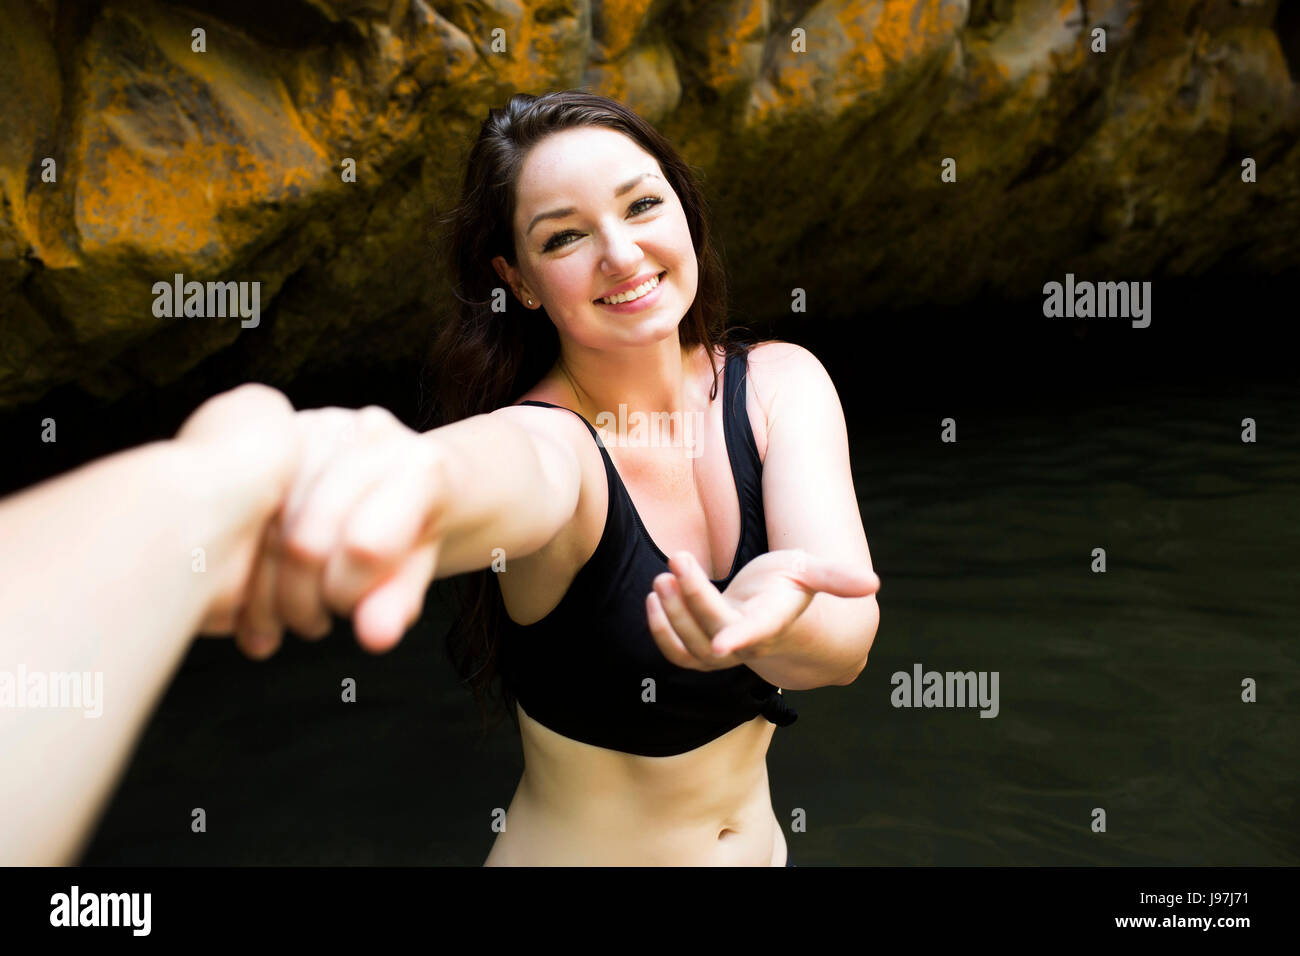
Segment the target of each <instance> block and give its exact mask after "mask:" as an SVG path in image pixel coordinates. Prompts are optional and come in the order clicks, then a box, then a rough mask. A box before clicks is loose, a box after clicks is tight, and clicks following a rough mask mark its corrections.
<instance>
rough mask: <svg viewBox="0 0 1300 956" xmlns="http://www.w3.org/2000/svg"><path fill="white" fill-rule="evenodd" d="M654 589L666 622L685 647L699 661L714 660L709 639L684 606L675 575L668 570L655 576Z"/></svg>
mask: <svg viewBox="0 0 1300 956" xmlns="http://www.w3.org/2000/svg"><path fill="white" fill-rule="evenodd" d="M654 589H655V594H657V595H658V596H659V603H660V604H661V605H662V606H663V610H664V614H665V615H667V617H668V623H669V624H671V625H672V628H673V632H674V633H676V635H677V636H678V637H679V638H680V639H681V642H682V644H684V645H685V646H686V649H687V650H688V651H690V652H691V653H692V654H694V655H695V656H696V657H697V658H699V659H700V660H701V661H712V660H714V657H713V645H712V642H711V639H710V637H709V635H708V634H706V633H705V632H704V630H703V629H702V628H701V627H700V625H699V622H698V621H696V620H695V616H694V615H693V614H691V611H690V608H688V607H687V606H686V601H685V600H684V599H683V598H682V591H681V585H680V583H679V582H678V580H677V578H676V576H674V575H673V574H671V573H669V572H665V573H663V574H660V575H658V576H656V577H655V579H654Z"/></svg>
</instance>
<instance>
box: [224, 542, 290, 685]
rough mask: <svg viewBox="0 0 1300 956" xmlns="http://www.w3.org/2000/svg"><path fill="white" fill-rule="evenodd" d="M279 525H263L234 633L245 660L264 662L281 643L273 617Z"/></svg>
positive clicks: (280, 631)
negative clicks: (251, 574) (260, 540)
mask: <svg viewBox="0 0 1300 956" xmlns="http://www.w3.org/2000/svg"><path fill="white" fill-rule="evenodd" d="M279 533H280V532H279V521H278V519H272V520H271V521H269V522H267V526H266V531H265V532H264V533H263V535H262V547H261V549H260V550H259V552H258V555H257V561H256V562H255V564H254V566H253V576H252V580H251V583H250V585H249V589H248V597H247V600H246V601H245V603H244V607H243V610H242V611H241V612H240V614H239V621H238V624H237V627H236V630H235V646H236V647H238V648H239V650H240V651H241V652H242V653H243V654H244V655H245V656H247V657H251V658H253V659H254V660H265V659H266V658H268V657H270V656H271V655H272V654H274V653H275V652H276V651H277V650H278V649H279V647H280V644H281V643H282V641H283V640H284V626H283V624H282V623H281V622H280V619H279V618H278V617H277V616H276V614H275V584H276V576H277V572H278V568H279V564H280V559H279V554H280V541H279Z"/></svg>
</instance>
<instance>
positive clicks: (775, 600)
mask: <svg viewBox="0 0 1300 956" xmlns="http://www.w3.org/2000/svg"><path fill="white" fill-rule="evenodd" d="M811 603H812V596H811V595H809V594H808V593H807V592H804V591H800V590H798V589H797V588H786V589H782V590H781V591H776V592H771V593H767V594H762V595H758V596H756V597H754V598H752V599H750V600H749V601H747V602H746V603H745V613H744V615H743V616H742V617H741V619H740V620H738V621H736V622H735V623H733V624H729V625H727V626H726V627H725V628H723V629H722V630H721V631H719V632H718V633H717V634H715V635H714V637H713V650H714V651H715V652H716V653H717V654H719V655H721V656H727V655H734V656H736V657H738V658H740V659H741V660H752V659H753V658H754V657H757V656H760V655H761V654H762V652H763V651H764V650H765V649H766V647H767V646H769V645H770V644H771V642H772V641H773V640H774V639H775V638H776V637H777V636H778V635H779V634H781V633H782V632H783V631H784V630H785V628H787V627H788V626H790V625H791V624H793V623H794V621H795V620H797V619H798V617H799V615H800V614H802V613H803V612H804V610H805V609H806V608H807V607H808V605H809V604H811Z"/></svg>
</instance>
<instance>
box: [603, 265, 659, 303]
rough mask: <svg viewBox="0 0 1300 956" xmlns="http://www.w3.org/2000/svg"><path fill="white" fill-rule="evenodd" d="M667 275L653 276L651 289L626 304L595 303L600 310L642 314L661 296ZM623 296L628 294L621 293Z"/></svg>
mask: <svg viewBox="0 0 1300 956" xmlns="http://www.w3.org/2000/svg"><path fill="white" fill-rule="evenodd" d="M667 274H668V272H667V270H665V271H663V272H661V273H659V274H658V275H657V276H655V277H654V278H653V279H652V280H651V282H652V283H653V286H652V288H650V289H648V290H647V291H646V292H645V293H644V294H642V295H640V296H638V297H637V298H635V299H632V300H630V301H627V302H606V301H604V300H603V299H596V300H595V303H596V305H598V306H600V307H601V308H602V309H609V310H610V311H612V312H619V313H625V312H642V311H644V310H646V309H649V308H652V307H653V306H654V305H655V303H656V302H658V301H659V299H660V298H661V296H662V293H663V288H664V281H663V279H664V276H666V275H667ZM623 294H624V295H626V294H628V293H623Z"/></svg>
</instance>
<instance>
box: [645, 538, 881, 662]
mask: <svg viewBox="0 0 1300 956" xmlns="http://www.w3.org/2000/svg"><path fill="white" fill-rule="evenodd" d="M669 568H670V572H669V573H665V574H661V575H659V576H658V577H656V578H655V581H654V590H653V591H651V592H650V594H648V595H647V596H646V617H647V619H648V621H649V624H650V632H651V634H653V635H654V638H655V643H656V644H658V646H659V650H660V651H662V652H663V655H664V656H665V657H666V658H668V660H669V661H671V662H672V663H674V664H676V665H677V666H678V667H684V668H687V669H690V670H703V671H709V670H722V669H724V668H728V667H736V666H737V665H739V664H744V663H746V662H747V661H751V660H755V659H757V658H760V657H764V656H766V655H768V654H772V653H779V652H780V651H781V649H782V647H783V646H784V637H785V633H786V629H787V628H788V627H790V625H792V624H793V623H794V622H795V621H796V620H798V618H799V615H800V614H802V613H803V612H804V609H805V608H807V607H808V605H809V604H811V603H812V599H813V597H814V596H815V595H816V594H817V592H818V591H825V592H826V593H827V594H833V595H835V596H836V597H846V598H855V597H867V596H869V595H872V594H875V593H876V592H877V591H879V590H880V578H878V577H877V576H876V575H875V573H874V572H872V571H870V570H868V569H866V568H864V567H861V566H860V565H856V564H847V563H845V562H842V561H826V560H823V559H821V558H818V557H815V556H813V555H810V554H808V553H807V552H805V551H802V550H781V551H769V552H768V553H767V554H760V555H759V556H758V557H757V558H755V559H754V560H753V561H750V562H749V563H748V564H747V565H745V566H744V567H743V568H741V569H740V571H738V572H737V573H736V576H735V577H734V578H732V579H731V584H729V585H728V586H727V589H726V591H725V592H723V591H719V590H718V589H717V588H716V587H714V585H713V582H712V581H710V580H709V577H708V575H707V574H705V572H704V569H703V568H701V567H700V565H699V563H698V562H697V561H696V560H695V559H694V558H693V557H691V555H690V554H689V553H688V552H685V551H682V552H680V553H679V554H678V555H677V556H675V557H674V558H673V559H672V560H670V561H669Z"/></svg>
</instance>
